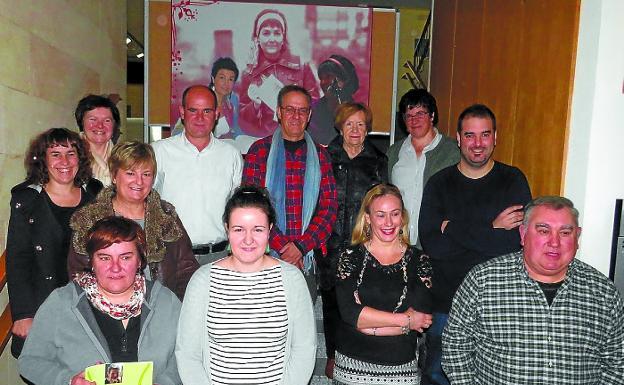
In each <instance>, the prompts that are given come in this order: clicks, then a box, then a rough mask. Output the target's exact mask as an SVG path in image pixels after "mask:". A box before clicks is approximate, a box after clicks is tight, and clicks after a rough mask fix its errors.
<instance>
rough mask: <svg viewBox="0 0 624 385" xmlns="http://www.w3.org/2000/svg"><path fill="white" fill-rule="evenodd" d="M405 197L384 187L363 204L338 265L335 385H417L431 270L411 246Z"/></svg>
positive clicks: (377, 188)
mask: <svg viewBox="0 0 624 385" xmlns="http://www.w3.org/2000/svg"><path fill="white" fill-rule="evenodd" d="M408 222H409V219H408V215H407V211H406V210H405V207H404V205H403V200H402V198H401V193H400V191H399V189H398V188H397V187H395V186H393V185H390V184H379V185H377V186H375V187H373V188H372V189H370V190H369V191H368V193H367V194H366V196H365V197H364V199H363V201H362V206H361V208H360V211H359V213H358V217H357V220H356V224H355V228H354V229H353V233H352V237H351V244H352V246H351V247H349V248H347V249H346V250H345V251H344V252H343V253H342V254H341V255H340V259H339V261H338V276H337V282H336V296H337V298H338V305H339V309H340V313H341V316H342V320H341V323H340V326H339V329H338V333H337V334H336V336H337V340H336V345H337V348H336V350H337V351H336V366H335V369H334V383H336V384H381V383H384V384H387V383H392V384H418V383H420V371H419V369H418V365H417V361H418V349H417V347H418V341H419V338H421V333H422V332H423V331H424V330H425V329H426V328H428V327H429V326H430V325H431V314H430V312H431V311H430V307H431V299H430V293H429V288H430V287H431V265H430V263H429V260H428V257H427V256H426V255H424V254H423V253H422V252H421V251H420V250H418V249H417V248H416V247H414V246H410V245H409V234H408V228H409V227H408V226H409V223H408Z"/></svg>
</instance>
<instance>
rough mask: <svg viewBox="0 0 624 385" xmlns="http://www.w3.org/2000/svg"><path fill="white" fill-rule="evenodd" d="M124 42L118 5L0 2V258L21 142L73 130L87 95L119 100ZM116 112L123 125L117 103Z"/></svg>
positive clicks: (11, 373) (109, 1)
mask: <svg viewBox="0 0 624 385" xmlns="http://www.w3.org/2000/svg"><path fill="white" fill-rule="evenodd" d="M125 35H126V1H125V0H50V1H37V0H20V1H17V2H16V1H12V0H0V41H1V42H2V45H1V48H0V52H1V57H2V65H0V170H2V177H1V178H0V252H1V251H3V250H4V247H5V243H6V227H7V222H8V218H9V204H8V203H9V200H10V189H11V187H12V186H13V185H15V184H17V183H18V182H20V181H21V180H23V178H24V167H23V165H22V164H23V163H22V162H23V157H24V151H25V150H26V146H27V145H28V142H29V140H30V139H31V138H32V137H33V136H34V135H35V134H37V133H39V132H41V131H43V130H45V129H47V128H50V127H58V126H65V127H68V128H72V129H77V127H76V123H75V121H74V120H73V118H72V114H73V109H74V108H75V105H76V102H77V101H78V100H79V99H80V98H81V97H82V96H84V95H85V94H87V93H118V94H119V95H121V97H122V98H123V99H124V100H125V99H126V49H125ZM119 110H120V112H121V113H122V121H125V111H126V107H125V102H124V101H123V100H122V102H120V104H119ZM122 130H123V128H122ZM5 296H6V289H5V290H4V291H3V292H2V293H0V299H2V297H4V298H6V297H5ZM2 302H3V301H2ZM3 309H4V306H2V309H0V312H1V311H2V310H3ZM9 356H10V354H8V349H6V351H5V353H4V354H3V355H2V356H1V357H0V384H19V383H20V382H19V380H18V377H17V375H16V372H15V362H14V360H12V359H9Z"/></svg>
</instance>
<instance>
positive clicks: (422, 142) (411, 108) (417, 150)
mask: <svg viewBox="0 0 624 385" xmlns="http://www.w3.org/2000/svg"><path fill="white" fill-rule="evenodd" d="M399 113H400V114H401V122H402V123H404V124H405V127H406V130H407V133H408V134H409V135H408V136H407V138H404V139H401V140H399V141H397V142H395V143H394V144H393V145H392V146H390V148H389V149H388V152H387V153H386V154H387V155H388V175H389V177H390V182H391V183H393V184H394V185H396V186H397V187H398V188H399V189H400V190H401V194H402V195H403V200H404V202H405V208H406V209H407V212H408V214H409V218H410V227H409V233H410V243H411V244H412V245H420V243H419V241H418V215H419V213H420V201H421V199H422V192H423V189H424V187H425V185H426V184H427V181H428V180H429V178H430V177H431V176H432V175H433V174H435V173H436V172H438V171H440V170H442V169H443V168H446V167H449V166H452V165H454V164H457V163H458V162H459V149H458V147H457V142H455V141H454V140H453V139H451V138H449V137H447V136H446V135H444V134H442V133H441V132H439V131H438V129H437V128H436V127H435V125H436V124H437V123H438V107H437V105H436V100H435V98H434V97H433V95H431V94H430V93H429V92H427V90H425V89H412V90H409V91H407V93H405V95H403V97H401V101H400V102H399Z"/></svg>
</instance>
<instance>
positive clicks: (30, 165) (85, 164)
mask: <svg viewBox="0 0 624 385" xmlns="http://www.w3.org/2000/svg"><path fill="white" fill-rule="evenodd" d="M54 146H64V147H69V146H71V147H73V148H74V149H75V150H76V153H77V155H78V172H77V173H76V177H75V178H74V185H75V186H81V185H83V184H85V183H87V182H88V181H89V179H91V176H92V172H91V163H90V161H89V152H88V151H87V147H86V144H85V142H84V141H83V140H82V139H81V138H80V136H79V135H78V134H77V133H75V132H73V131H70V130H68V129H67V128H50V129H49V130H47V131H44V132H42V133H41V134H39V135H37V136H36V137H35V138H34V139H33V140H32V141H31V142H30V146H29V147H28V150H27V151H26V157H25V158H24V167H26V181H27V182H29V183H32V184H38V185H43V184H46V183H48V181H49V180H50V175H49V174H48V165H47V163H46V152H47V150H48V148H50V147H54Z"/></svg>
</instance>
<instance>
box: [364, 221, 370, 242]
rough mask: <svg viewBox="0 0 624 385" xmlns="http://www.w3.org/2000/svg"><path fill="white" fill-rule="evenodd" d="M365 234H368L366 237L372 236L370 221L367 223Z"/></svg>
mask: <svg viewBox="0 0 624 385" xmlns="http://www.w3.org/2000/svg"><path fill="white" fill-rule="evenodd" d="M364 235H366V238H369V239H370V237H371V228H370V225H369V224H368V223H367V224H366V227H365V228H364Z"/></svg>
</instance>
